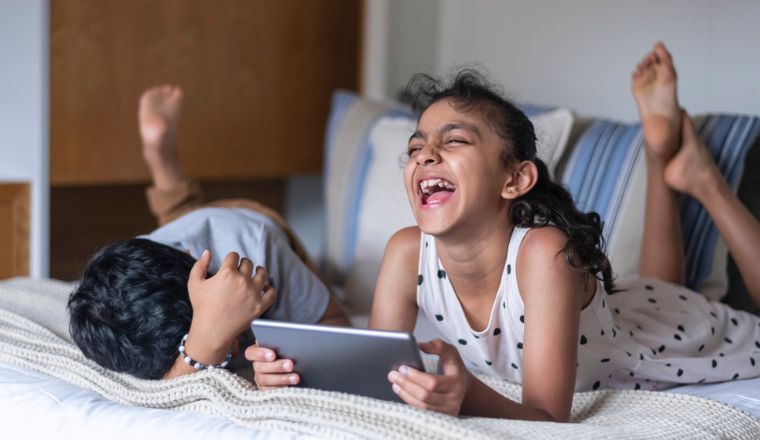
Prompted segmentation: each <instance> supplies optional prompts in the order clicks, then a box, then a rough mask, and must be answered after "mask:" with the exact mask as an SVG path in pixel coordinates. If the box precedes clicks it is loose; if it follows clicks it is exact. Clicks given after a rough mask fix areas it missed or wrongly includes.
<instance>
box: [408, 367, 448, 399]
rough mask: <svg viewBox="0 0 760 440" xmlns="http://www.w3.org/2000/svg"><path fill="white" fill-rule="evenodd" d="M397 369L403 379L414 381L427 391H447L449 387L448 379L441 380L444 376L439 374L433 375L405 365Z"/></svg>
mask: <svg viewBox="0 0 760 440" xmlns="http://www.w3.org/2000/svg"><path fill="white" fill-rule="evenodd" d="M397 371H398V373H399V375H400V376H401V378H402V380H403V379H405V380H408V381H410V382H414V383H416V384H417V385H419V386H421V387H422V388H425V389H426V390H429V391H433V392H437V393H442V392H446V391H449V389H450V388H451V387H450V385H451V384H450V383H449V381H447V380H443V379H444V378H442V377H440V376H433V375H432V374H429V373H425V372H423V371H419V370H416V369H414V368H410V367H406V366H402V367H400V368H399V369H398V370H397Z"/></svg>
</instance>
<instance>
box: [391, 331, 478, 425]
mask: <svg viewBox="0 0 760 440" xmlns="http://www.w3.org/2000/svg"><path fill="white" fill-rule="evenodd" d="M419 347H420V349H421V350H422V351H424V352H425V353H428V354H437V355H438V356H439V357H440V360H439V363H438V368H439V370H440V371H441V372H442V374H430V373H426V372H423V371H419V370H415V369H414V368H410V367H407V366H402V367H400V368H399V369H398V370H392V371H391V372H390V373H388V380H389V381H390V382H391V383H393V386H392V388H393V391H394V392H395V393H396V394H398V396H399V397H401V399H402V400H403V401H404V402H406V403H408V404H409V405H412V406H416V407H417V408H422V409H431V410H433V411H438V412H442V413H444V414H448V415H451V416H457V415H459V411H460V410H461V408H462V401H463V400H464V395H465V393H466V392H467V388H468V386H469V384H470V381H471V379H472V376H471V373H470V372H469V371H468V370H467V368H465V366H464V364H463V363H462V359H461V358H460V357H459V352H457V349H456V348H455V347H454V346H452V345H449V344H447V343H445V342H443V341H441V340H440V339H434V340H432V341H430V342H425V343H422V344H419Z"/></svg>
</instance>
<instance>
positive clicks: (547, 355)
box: [389, 227, 596, 422]
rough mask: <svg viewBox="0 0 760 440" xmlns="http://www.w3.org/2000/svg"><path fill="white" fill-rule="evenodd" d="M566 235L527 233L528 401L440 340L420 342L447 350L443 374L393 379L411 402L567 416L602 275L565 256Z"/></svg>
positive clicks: (494, 413)
mask: <svg viewBox="0 0 760 440" xmlns="http://www.w3.org/2000/svg"><path fill="white" fill-rule="evenodd" d="M566 242H567V237H566V236H565V235H564V234H563V233H562V232H560V231H559V230H557V229H555V228H551V227H547V228H540V229H534V230H533V231H531V232H530V233H528V235H527V236H526V238H525V240H524V241H523V244H522V246H521V247H520V252H519V254H518V257H517V263H518V264H517V271H516V273H517V276H518V280H519V288H520V292H521V293H522V298H523V302H524V304H525V341H522V342H523V346H524V349H523V351H524V353H523V363H522V366H521V368H522V370H523V373H522V374H523V396H522V403H517V402H515V401H513V400H510V399H508V398H506V397H504V396H502V395H501V394H499V393H498V392H496V391H495V390H493V389H491V388H490V387H488V386H487V385H485V384H484V383H482V382H480V381H479V380H477V378H475V377H474V376H473V375H472V374H471V373H469V372H468V371H467V369H466V368H464V366H463V365H462V361H461V359H460V357H459V354H458V353H457V351H456V349H455V348H454V347H452V346H451V345H448V344H445V343H443V342H440V341H433V342H432V343H430V344H421V348H422V349H423V350H424V351H426V352H428V353H432V354H437V355H439V356H440V358H441V360H440V365H441V367H442V374H440V375H433V374H428V373H425V372H420V371H417V370H414V369H411V368H408V369H405V368H404V367H402V368H400V369H399V371H393V372H391V374H390V375H389V379H390V380H391V381H392V382H393V383H394V384H395V385H396V386H397V387H394V390H396V391H397V393H398V394H399V396H401V398H402V399H403V400H404V401H406V402H407V403H409V404H411V405H414V406H417V407H421V408H427V409H433V410H437V411H440V412H444V413H447V414H450V415H457V414H460V413H462V414H468V415H475V416H483V417H499V418H510V419H521V420H546V421H555V422H567V421H568V420H569V419H570V408H571V405H572V401H573V390H574V388H575V374H576V360H577V350H578V326H579V321H580V312H581V308H582V306H583V304H584V303H585V302H586V298H588V297H590V296H592V295H593V293H594V286H595V285H596V284H595V281H594V280H593V279H591V280H589V282H588V284H586V283H584V276H583V275H582V274H580V273H579V272H578V271H576V270H575V269H573V268H572V267H571V266H570V265H569V264H568V263H567V262H566V261H565V258H564V254H563V253H562V249H563V247H564V246H565V243H566Z"/></svg>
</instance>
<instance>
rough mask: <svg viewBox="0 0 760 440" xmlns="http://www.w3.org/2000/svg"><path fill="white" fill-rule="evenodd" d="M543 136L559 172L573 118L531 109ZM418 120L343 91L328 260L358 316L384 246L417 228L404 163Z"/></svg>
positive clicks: (329, 176)
mask: <svg viewBox="0 0 760 440" xmlns="http://www.w3.org/2000/svg"><path fill="white" fill-rule="evenodd" d="M523 110H524V111H525V112H526V114H528V116H530V117H531V119H532V120H533V122H534V125H535V127H536V134H537V136H538V138H539V145H538V147H539V155H540V156H541V157H542V158H543V159H544V160H545V161H546V162H547V165H548V166H549V168H550V170H552V171H553V170H554V168H555V165H556V164H557V163H558V161H559V158H560V157H561V156H562V154H563V152H564V148H565V145H566V143H567V139H568V137H569V134H570V128H571V127H572V123H573V115H572V113H571V112H570V111H569V110H567V109H557V110H553V111H549V112H546V111H545V109H543V108H537V107H525V108H523ZM415 123H416V118H415V117H414V115H413V114H412V113H411V112H410V111H409V110H408V109H406V108H404V107H400V106H398V105H395V104H391V103H381V102H376V101H371V100H368V99H364V98H360V97H357V96H355V95H353V94H351V93H348V92H337V93H336V94H335V95H334V97H333V109H332V112H331V115H330V119H329V121H328V129H327V139H326V144H327V146H326V154H325V160H326V165H325V174H326V175H325V208H326V217H327V218H326V222H325V223H326V234H325V260H324V265H323V269H324V270H325V273H326V275H327V278H328V280H329V281H331V282H332V283H334V284H336V285H338V286H340V287H342V288H343V296H342V298H341V299H342V300H343V302H344V303H345V304H347V305H348V306H349V307H350V308H351V309H352V310H354V311H360V312H362V311H363V312H366V311H369V309H370V307H371V302H372V292H373V291H374V286H375V280H376V278H377V272H378V270H379V268H380V262H381V259H382V255H383V250H384V248H385V244H386V242H387V241H388V239H389V238H390V236H391V235H392V234H393V233H394V232H396V231H397V230H399V229H401V228H403V227H405V226H409V225H413V224H414V223H415V222H414V217H413V215H412V211H411V208H410V207H409V202H408V200H407V197H406V190H405V189H404V184H403V179H402V172H403V169H402V164H403V160H402V159H403V157H404V153H405V151H406V144H407V141H408V139H409V136H410V135H411V133H412V132H413V130H414V126H415Z"/></svg>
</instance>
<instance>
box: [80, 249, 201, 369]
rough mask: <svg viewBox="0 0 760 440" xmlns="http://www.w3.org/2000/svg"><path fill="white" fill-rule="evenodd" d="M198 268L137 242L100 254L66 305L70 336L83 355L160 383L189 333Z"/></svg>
mask: <svg viewBox="0 0 760 440" xmlns="http://www.w3.org/2000/svg"><path fill="white" fill-rule="evenodd" d="M194 263H195V259H193V258H192V257H191V256H190V255H187V254H185V253H183V252H180V251H178V250H176V249H174V248H171V247H169V246H166V245H163V244H160V243H156V242H153V241H150V240H145V239H139V238H136V239H131V240H125V241H121V242H117V243H114V244H111V245H108V246H106V247H104V248H103V249H101V250H100V251H99V252H98V253H97V254H96V255H95V256H94V257H93V258H92V260H91V261H90V262H89V263H88V264H87V267H86V268H85V270H84V274H83V275H82V279H81V282H80V284H79V286H78V287H77V289H76V290H75V291H74V292H73V293H72V294H71V297H70V298H69V303H68V309H69V315H70V324H69V328H70V331H71V336H72V337H73V339H74V341H75V342H76V344H77V345H78V346H79V348H80V349H81V350H82V352H83V353H84V355H85V356H86V357H87V358H89V359H92V360H93V361H95V362H97V363H98V364H99V365H101V366H103V367H106V368H109V369H111V370H114V371H118V372H123V373H129V374H132V375H134V376H137V377H140V378H143V379H160V378H161V377H162V376H163V375H164V374H165V373H166V372H167V371H168V370H169V369H170V368H171V366H172V364H173V363H174V361H175V359H176V358H177V346H178V345H179V342H180V339H181V338H182V336H183V335H184V334H185V333H187V331H188V329H189V328H190V321H191V318H192V307H191V305H190V299H189V296H188V293H187V280H188V276H189V274H190V269H191V268H192V267H193V264H194Z"/></svg>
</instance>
